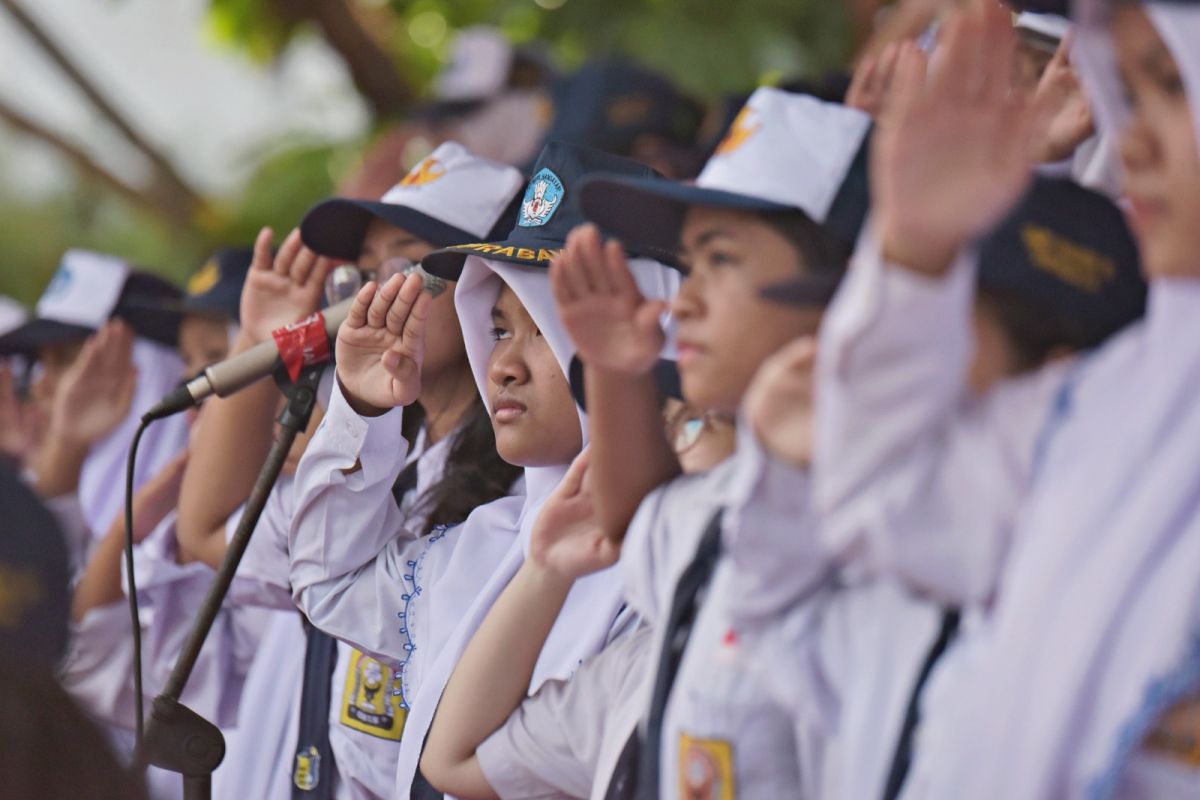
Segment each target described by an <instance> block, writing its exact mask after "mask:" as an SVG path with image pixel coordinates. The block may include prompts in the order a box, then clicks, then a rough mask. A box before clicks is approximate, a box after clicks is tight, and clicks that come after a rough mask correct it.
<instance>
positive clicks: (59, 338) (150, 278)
mask: <svg viewBox="0 0 1200 800" xmlns="http://www.w3.org/2000/svg"><path fill="white" fill-rule="evenodd" d="M180 297H181V292H180V291H179V289H177V288H176V287H175V286H173V285H172V284H170V283H168V282H167V281H165V280H163V279H162V278H159V277H156V276H154V275H150V274H149V273H146V272H141V271H139V270H136V269H134V268H133V267H131V266H130V265H129V263H128V262H126V261H123V260H122V259H119V258H117V257H115V256H110V255H104V254H103V253H93V252H91V251H89V250H68V251H67V252H66V253H65V254H64V255H63V257H62V261H61V262H60V263H59V267H58V271H57V272H55V273H54V277H53V278H51V280H50V285H49V286H47V287H46V291H45V292H44V293H43V294H42V296H41V298H40V299H39V300H38V303H37V308H36V311H35V315H34V318H33V319H31V320H29V321H28V322H26V323H25V324H24V325H21V326H19V327H17V328H15V329H13V330H11V331H9V332H8V333H7V334H5V335H4V336H0V355H7V354H10V353H26V354H33V353H36V351H37V350H38V349H39V348H41V347H44V346H46V345H51V344H56V343H58V342H66V341H71V340H73V339H85V338H87V337H88V336H91V335H92V334H93V333H95V332H96V331H97V330H99V329H100V327H101V326H102V325H104V323H105V322H107V321H108V320H109V319H111V318H114V317H118V318H120V319H123V320H124V321H125V322H127V323H128V324H129V326H130V327H131V328H133V331H134V333H135V334H136V335H138V336H140V337H142V338H144V339H149V340H151V341H155V342H158V343H160V344H164V345H167V346H168V347H175V345H176V343H177V339H178V335H179V321H180V318H181V315H180V312H179V309H178V306H179V300H180Z"/></svg>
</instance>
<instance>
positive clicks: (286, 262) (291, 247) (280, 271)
mask: <svg viewBox="0 0 1200 800" xmlns="http://www.w3.org/2000/svg"><path fill="white" fill-rule="evenodd" d="M302 247H304V242H302V241H301V240H300V229H299V228H293V229H292V232H291V233H289V234H288V236H287V238H286V239H284V240H283V244H281V245H280V246H279V252H278V253H276V254H275V262H274V267H273V268H274V270H275V273H276V274H277V275H282V276H284V277H285V278H286V277H287V276H288V274H289V273H290V272H291V267H292V262H293V261H295V260H296V256H297V255H299V253H300V249H301V248H302Z"/></svg>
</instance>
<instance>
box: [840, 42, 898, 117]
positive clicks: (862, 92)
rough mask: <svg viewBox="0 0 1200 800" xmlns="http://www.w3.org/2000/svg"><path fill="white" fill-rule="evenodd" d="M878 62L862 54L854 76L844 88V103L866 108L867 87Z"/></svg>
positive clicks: (853, 106)
mask: <svg viewBox="0 0 1200 800" xmlns="http://www.w3.org/2000/svg"><path fill="white" fill-rule="evenodd" d="M890 46H891V45H889V47H890ZM878 63H879V62H878V61H876V60H875V58H874V57H873V56H864V57H863V60H862V61H860V62H859V63H858V68H857V69H856V70H854V77H853V78H851V80H850V88H848V89H847V90H846V105H848V106H850V107H851V108H857V109H860V110H862V111H866V110H867V108H866V106H867V105H869V104H868V103H867V93H868V90H867V87H869V86H870V85H871V80H872V78H873V77H874V76H875V67H876V65H877V64H878Z"/></svg>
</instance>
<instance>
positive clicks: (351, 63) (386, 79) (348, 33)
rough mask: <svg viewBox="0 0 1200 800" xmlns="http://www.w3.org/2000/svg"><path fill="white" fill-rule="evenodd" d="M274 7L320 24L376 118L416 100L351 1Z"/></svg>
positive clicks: (281, 1) (314, 0) (282, 2)
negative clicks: (364, 24)
mask: <svg viewBox="0 0 1200 800" xmlns="http://www.w3.org/2000/svg"><path fill="white" fill-rule="evenodd" d="M0 1H8V2H11V0H0ZM274 6H275V9H276V11H277V13H279V14H280V16H283V17H284V18H287V19H292V20H309V21H311V22H314V23H316V25H317V27H318V28H320V29H321V33H322V35H323V36H324V37H325V40H326V41H327V42H328V43H329V46H330V47H332V48H333V49H334V50H336V51H337V52H338V54H339V55H340V56H341V57H342V60H344V61H345V62H346V66H347V67H348V68H349V70H350V77H351V79H352V80H353V81H354V85H355V87H356V88H357V89H358V91H359V93H360V94H361V95H362V96H363V97H364V98H365V99H366V101H367V103H369V104H370V106H371V108H372V110H373V111H374V112H375V116H376V117H380V118H386V117H396V116H399V115H400V114H401V113H402V112H403V111H404V109H405V108H406V107H407V106H408V105H409V104H411V103H412V102H413V100H414V97H415V95H414V93H413V90H412V87H410V86H409V85H408V83H407V82H406V81H405V80H404V78H403V77H402V76H401V75H400V71H399V70H398V69H397V68H396V64H395V63H394V62H393V61H392V58H391V56H390V55H388V53H387V52H386V51H385V50H384V49H383V48H382V47H381V46H380V45H379V43H378V42H376V41H375V39H374V38H372V36H371V35H370V33H368V32H367V30H366V29H364V28H363V26H362V25H361V24H360V23H359V21H358V18H357V17H355V15H354V10H353V9H352V8H350V6H349V5H348V3H347V0H275V2H274Z"/></svg>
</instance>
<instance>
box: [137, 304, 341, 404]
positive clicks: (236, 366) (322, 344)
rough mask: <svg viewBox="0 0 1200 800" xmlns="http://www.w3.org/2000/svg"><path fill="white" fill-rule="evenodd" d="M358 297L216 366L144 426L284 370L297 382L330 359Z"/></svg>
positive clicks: (182, 388)
mask: <svg viewBox="0 0 1200 800" xmlns="http://www.w3.org/2000/svg"><path fill="white" fill-rule="evenodd" d="M352 305H354V298H353V297H349V298H347V299H345V300H343V301H342V302H340V303H337V304H335V305H332V306H330V307H329V308H327V309H325V310H324V311H323V312H321V311H318V312H317V313H315V314H313V315H312V316H310V317H307V318H305V319H302V320H300V321H299V322H295V323H292V324H291V325H288V326H287V327H285V328H280V329H279V330H277V331H274V332H272V334H271V336H272V338H273V341H270V342H263V343H262V344H259V345H255V346H254V347H252V348H250V349H249V350H247V351H246V352H244V353H240V354H238V355H236V356H234V357H233V358H227V359H225V360H224V361H221V362H218V363H216V364H213V365H212V366H211V367H209V368H208V369H206V370H204V374H202V375H199V376H198V377H196V378H193V379H192V380H190V381H188V382H187V383H185V384H184V385H183V386H180V387H179V388H178V389H176V390H175V391H173V392H171V393H170V394H168V395H167V396H166V397H164V398H163V399H162V401H161V402H159V404H158V405H156V406H155V407H154V408H152V409H150V410H149V411H147V412H146V413H145V414H143V415H142V422H143V423H149V422H153V421H154V420H157V419H162V418H164V417H169V416H171V415H172V414H178V413H179V412H180V411H184V410H186V409H189V408H192V407H193V406H198V405H200V403H201V402H202V401H203V400H204V399H205V398H207V397H211V396H212V395H214V394H215V395H216V396H217V397H228V396H229V395H231V394H233V393H234V392H237V391H238V390H240V389H244V388H246V387H247V386H249V385H250V384H252V383H254V382H255V381H257V380H259V379H260V378H264V377H266V376H267V375H270V374H272V373H273V372H274V371H275V370H276V369H277V368H279V367H280V366H281V365H282V366H286V367H287V370H288V374H289V375H290V376H291V378H292V380H295V379H296V378H297V377H298V376H299V374H300V370H302V369H303V368H304V367H308V366H312V365H313V364H319V363H321V362H322V361H326V360H328V359H329V357H330V354H331V349H330V346H329V342H330V340H336V339H337V332H338V328H339V327H341V325H342V323H343V322H344V321H345V320H346V317H347V316H349V315H350V307H351V306H352Z"/></svg>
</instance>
